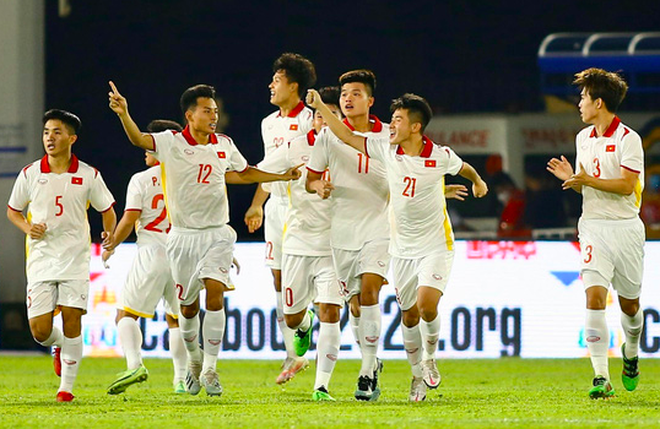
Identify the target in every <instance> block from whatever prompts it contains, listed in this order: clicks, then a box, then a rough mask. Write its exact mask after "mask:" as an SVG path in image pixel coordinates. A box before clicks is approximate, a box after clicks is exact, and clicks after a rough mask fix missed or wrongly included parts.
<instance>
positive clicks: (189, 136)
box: [181, 125, 218, 146]
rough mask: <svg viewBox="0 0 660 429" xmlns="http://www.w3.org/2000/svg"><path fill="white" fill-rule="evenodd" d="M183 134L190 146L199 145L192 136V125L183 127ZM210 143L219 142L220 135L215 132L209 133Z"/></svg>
mask: <svg viewBox="0 0 660 429" xmlns="http://www.w3.org/2000/svg"><path fill="white" fill-rule="evenodd" d="M181 134H183V138H184V139H186V141H187V142H188V144H189V145H190V146H197V145H198V144H199V143H197V141H196V140H195V138H194V137H193V136H192V134H190V125H186V128H184V129H183V131H182V132H181ZM209 143H211V144H216V143H218V137H217V136H216V135H215V133H211V134H209Z"/></svg>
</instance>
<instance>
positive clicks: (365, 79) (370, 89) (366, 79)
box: [339, 69, 376, 97]
mask: <svg viewBox="0 0 660 429" xmlns="http://www.w3.org/2000/svg"><path fill="white" fill-rule="evenodd" d="M352 82H359V83H363V84H364V86H366V87H367V94H369V97H373V95H374V91H375V90H376V75H375V74H374V72H372V71H371V70H366V69H360V70H351V71H347V72H346V73H344V74H343V75H341V76H339V86H344V84H346V83H352Z"/></svg>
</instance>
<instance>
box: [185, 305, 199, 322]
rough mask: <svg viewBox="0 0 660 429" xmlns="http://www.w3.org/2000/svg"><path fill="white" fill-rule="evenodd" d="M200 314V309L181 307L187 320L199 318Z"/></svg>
mask: <svg viewBox="0 0 660 429" xmlns="http://www.w3.org/2000/svg"><path fill="white" fill-rule="evenodd" d="M198 312H199V311H198V309H197V308H195V307H194V306H185V307H184V306H183V305H182V306H181V315H182V316H183V317H185V318H186V319H192V318H193V317H195V316H197V313H198Z"/></svg>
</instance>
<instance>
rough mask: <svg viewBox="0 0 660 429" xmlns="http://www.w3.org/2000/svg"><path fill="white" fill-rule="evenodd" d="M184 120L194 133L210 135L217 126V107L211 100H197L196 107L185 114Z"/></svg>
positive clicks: (200, 98) (203, 98) (202, 98)
mask: <svg viewBox="0 0 660 429" xmlns="http://www.w3.org/2000/svg"><path fill="white" fill-rule="evenodd" d="M186 120H187V121H188V124H189V125H190V128H192V129H194V130H195V131H198V132H201V133H205V134H212V133H214V132H215V128H216V127H217V125H218V105H217V104H216V102H215V100H214V99H212V98H206V97H199V98H197V106H195V107H194V108H192V109H189V110H188V111H187V112H186Z"/></svg>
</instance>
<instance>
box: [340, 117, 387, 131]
mask: <svg viewBox="0 0 660 429" xmlns="http://www.w3.org/2000/svg"><path fill="white" fill-rule="evenodd" d="M369 122H370V123H371V124H372V126H371V132H372V133H379V132H381V131H383V123H382V122H380V119H378V118H377V117H376V115H369ZM344 124H346V126H347V127H348V128H350V129H351V131H355V128H354V127H353V125H351V123H350V122H348V119H347V118H344Z"/></svg>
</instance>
